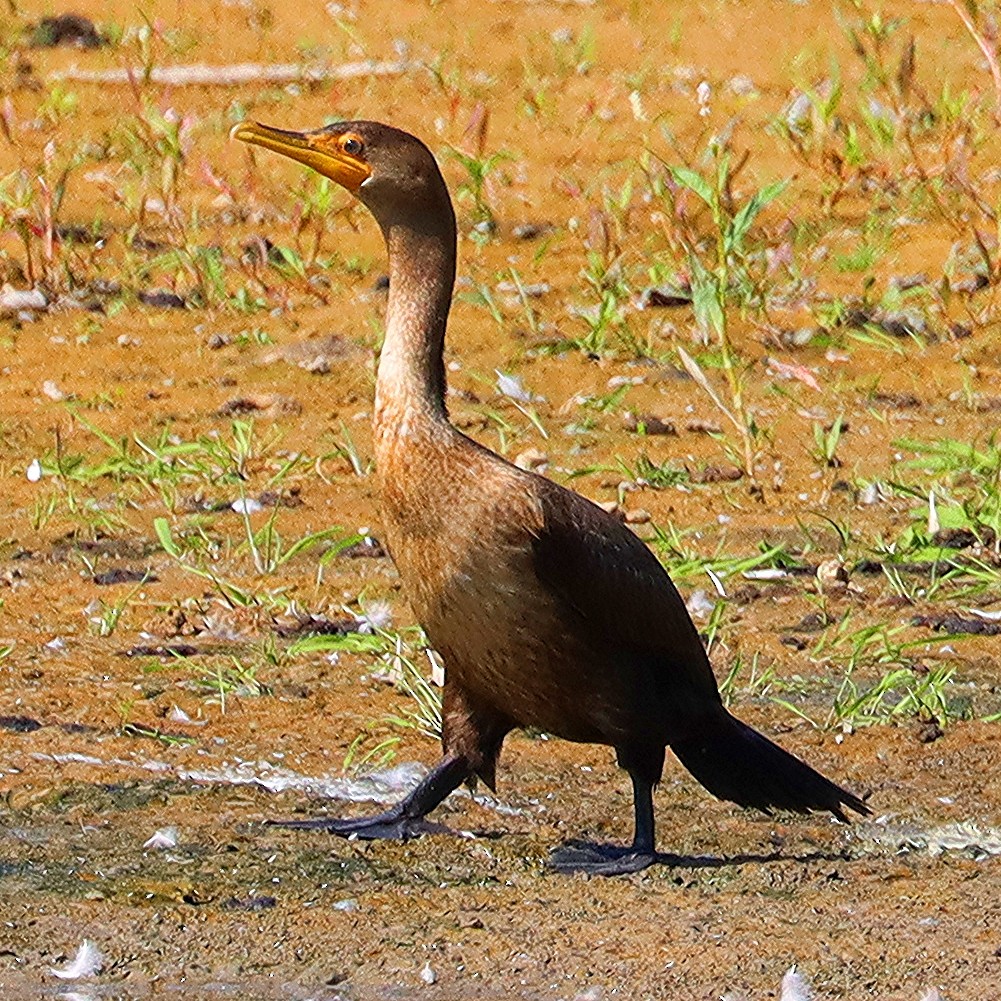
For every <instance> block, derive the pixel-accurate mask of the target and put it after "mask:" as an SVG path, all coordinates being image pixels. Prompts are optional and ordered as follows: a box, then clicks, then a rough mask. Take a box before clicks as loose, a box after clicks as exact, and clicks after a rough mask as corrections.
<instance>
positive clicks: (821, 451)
mask: <svg viewBox="0 0 1001 1001" xmlns="http://www.w3.org/2000/svg"><path fill="white" fill-rule="evenodd" d="M844 426H845V422H844V417H843V415H841V414H839V415H838V416H837V417H836V418H835V420H834V423H833V424H831V426H830V427H824V425H823V424H821V423H820V422H819V421H814V424H813V443H814V446H815V448H814V452H813V459H814V461H815V462H816V463H817V464H818V465H820V466H826V467H827V468H829V469H836V468H837V467H839V466H840V465H841V460H840V459H839V458H838V446H839V445H840V444H841V435H842V432H843V431H844Z"/></svg>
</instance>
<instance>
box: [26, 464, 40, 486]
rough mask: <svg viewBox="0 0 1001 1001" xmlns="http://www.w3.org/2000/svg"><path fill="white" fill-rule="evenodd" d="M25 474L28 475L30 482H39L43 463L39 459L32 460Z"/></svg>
mask: <svg viewBox="0 0 1001 1001" xmlns="http://www.w3.org/2000/svg"><path fill="white" fill-rule="evenodd" d="M24 475H25V476H27V477H28V482H29V483H37V482H38V481H39V480H40V479H41V478H42V464H41V463H40V462H39V461H38V459H32V460H31V462H30V463H29V465H28V468H27V469H26V470H25V472H24Z"/></svg>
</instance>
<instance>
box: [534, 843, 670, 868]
mask: <svg viewBox="0 0 1001 1001" xmlns="http://www.w3.org/2000/svg"><path fill="white" fill-rule="evenodd" d="M656 861H657V853H656V852H653V851H648V850H643V849H638V848H636V847H635V846H633V847H630V848H622V847H619V846H618V845H597V844H586V843H582V842H572V843H570V844H566V845H561V846H560V847H559V848H554V849H553V851H552V852H550V854H549V859H548V862H547V865H548V867H549V868H550V869H552V870H553V871H554V872H559V873H563V874H565V875H568V874H571V873H575V872H582V873H586V874H587V875H589V876H623V875H625V874H627V873H630V872H640V871H642V870H643V869H646V868H647V867H648V866H651V865H653V864H654V863H655V862H656Z"/></svg>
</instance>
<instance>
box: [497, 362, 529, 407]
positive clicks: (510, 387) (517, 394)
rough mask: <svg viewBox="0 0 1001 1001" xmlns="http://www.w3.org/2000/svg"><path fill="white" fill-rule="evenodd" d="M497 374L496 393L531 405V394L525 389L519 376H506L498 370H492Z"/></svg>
mask: <svg viewBox="0 0 1001 1001" xmlns="http://www.w3.org/2000/svg"><path fill="white" fill-rule="evenodd" d="M494 371H495V372H496V373H497V391H498V392H499V393H501V394H502V395H504V396H507V397H509V398H510V399H512V400H517V401H518V402H519V403H531V402H532V394H531V393H530V392H529V391H528V390H527V389H526V388H525V384H524V383H523V382H522V381H521V376H518V375H506V374H505V373H504V372H502V371H501V370H500V369H499V368H498V369H494Z"/></svg>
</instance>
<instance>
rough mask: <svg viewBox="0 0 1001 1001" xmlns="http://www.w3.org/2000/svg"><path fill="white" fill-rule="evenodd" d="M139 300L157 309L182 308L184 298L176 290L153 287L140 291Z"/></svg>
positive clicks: (183, 306)
mask: <svg viewBox="0 0 1001 1001" xmlns="http://www.w3.org/2000/svg"><path fill="white" fill-rule="evenodd" d="M138 298H139V301H140V302H141V303H142V304H143V305H144V306H154V307H156V308H157V309H184V308H185V305H186V304H185V302H184V300H183V299H182V298H181V297H180V296H179V295H177V293H176V292H168V291H166V290H165V289H154V290H153V291H152V292H145V291H143V292H140V293H139V296H138Z"/></svg>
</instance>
